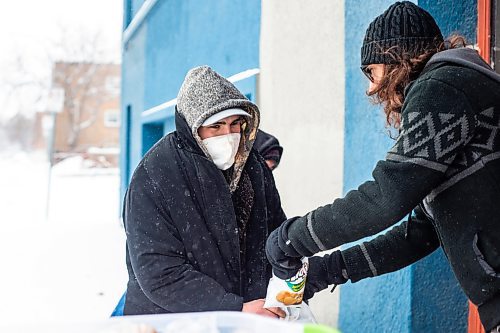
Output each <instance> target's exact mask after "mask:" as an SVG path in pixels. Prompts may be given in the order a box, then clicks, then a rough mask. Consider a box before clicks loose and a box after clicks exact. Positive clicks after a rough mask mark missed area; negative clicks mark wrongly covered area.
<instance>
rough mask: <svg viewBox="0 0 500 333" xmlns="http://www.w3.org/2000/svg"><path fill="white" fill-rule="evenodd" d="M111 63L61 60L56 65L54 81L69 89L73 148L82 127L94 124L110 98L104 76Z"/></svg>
mask: <svg viewBox="0 0 500 333" xmlns="http://www.w3.org/2000/svg"><path fill="white" fill-rule="evenodd" d="M110 74H111V73H110V67H109V66H106V65H102V64H96V63H89V62H85V63H83V62H76V63H72V62H57V63H55V64H54V69H53V85H54V86H56V87H58V88H62V89H63V90H64V92H65V99H64V111H65V114H66V115H67V117H64V118H62V119H61V120H63V121H65V122H66V130H67V136H66V141H67V144H68V146H69V148H70V150H72V151H73V150H74V149H75V148H76V146H77V144H78V138H79V136H80V133H81V132H82V130H84V129H86V128H88V127H89V126H91V125H92V124H93V123H94V122H95V121H96V120H97V116H98V113H99V112H98V111H99V109H100V108H101V105H102V104H103V103H106V102H108V101H109V99H110V95H109V94H105V93H103V90H104V89H106V86H105V82H106V80H103V78H106V77H108V76H109V75H110Z"/></svg>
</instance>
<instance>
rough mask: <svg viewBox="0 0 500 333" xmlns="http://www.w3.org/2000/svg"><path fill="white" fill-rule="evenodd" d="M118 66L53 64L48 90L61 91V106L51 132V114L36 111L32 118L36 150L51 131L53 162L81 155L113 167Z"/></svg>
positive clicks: (117, 119)
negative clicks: (62, 99)
mask: <svg viewBox="0 0 500 333" xmlns="http://www.w3.org/2000/svg"><path fill="white" fill-rule="evenodd" d="M120 71H121V68H120V66H119V65H115V64H96V63H82V62H56V63H55V64H54V66H53V69H52V87H53V89H61V90H62V91H63V92H64V104H63V109H62V110H61V112H59V113H57V115H56V118H55V122H54V125H53V126H54V128H53V129H51V126H52V124H51V121H52V120H51V117H52V113H51V112H49V111H44V112H40V113H38V114H37V115H36V119H35V138H34V140H35V142H34V146H35V148H37V149H42V148H43V149H45V148H47V145H48V144H50V143H49V142H48V141H50V140H48V137H49V135H52V133H47V130H48V131H49V132H51V131H52V130H53V135H54V143H53V145H54V146H53V148H52V149H53V159H54V161H55V162H57V161H59V160H62V159H64V158H66V157H69V156H73V155H84V156H85V157H86V158H90V159H94V160H95V161H96V162H98V163H101V164H103V165H104V166H106V165H107V166H117V165H118V154H119V145H120V141H119V134H120V131H119V128H120Z"/></svg>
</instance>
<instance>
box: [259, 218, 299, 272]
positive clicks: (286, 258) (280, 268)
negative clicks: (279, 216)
mask: <svg viewBox="0 0 500 333" xmlns="http://www.w3.org/2000/svg"><path fill="white" fill-rule="evenodd" d="M292 222H293V219H290V220H287V221H285V222H283V224H282V225H281V226H280V227H278V228H277V229H276V230H274V231H273V232H271V234H270V235H269V237H268V238H267V242H266V255H267V259H268V260H269V262H270V263H271V266H272V267H273V273H274V275H276V276H277V277H279V278H280V279H283V280H285V279H289V278H291V277H293V276H294V275H295V274H297V272H298V271H299V269H300V268H302V261H301V260H300V259H301V255H300V254H298V253H297V251H295V249H294V248H293V246H292V244H290V241H289V240H288V236H287V232H286V231H287V229H288V225H290V223H292ZM287 243H288V244H287Z"/></svg>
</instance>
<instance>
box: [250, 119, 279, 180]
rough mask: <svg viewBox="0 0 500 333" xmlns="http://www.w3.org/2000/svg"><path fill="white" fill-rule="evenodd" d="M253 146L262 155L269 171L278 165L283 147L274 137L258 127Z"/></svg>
mask: <svg viewBox="0 0 500 333" xmlns="http://www.w3.org/2000/svg"><path fill="white" fill-rule="evenodd" d="M253 147H254V148H255V149H256V150H257V151H258V152H259V154H260V155H262V157H264V160H265V161H266V164H267V166H268V167H269V169H271V171H273V170H274V169H276V168H277V167H278V165H279V164H280V161H281V156H282V155H283V147H282V146H280V143H279V141H278V139H276V137H274V136H272V135H271V134H269V133H267V132H264V131H262V130H260V129H259V130H258V131H257V137H256V138H255V142H254V143H253Z"/></svg>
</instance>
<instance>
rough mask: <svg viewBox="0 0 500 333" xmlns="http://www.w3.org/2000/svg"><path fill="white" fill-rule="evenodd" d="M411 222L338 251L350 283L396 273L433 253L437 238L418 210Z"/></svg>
mask: <svg viewBox="0 0 500 333" xmlns="http://www.w3.org/2000/svg"><path fill="white" fill-rule="evenodd" d="M414 212H415V215H414V216H413V217H412V219H411V220H408V221H405V222H403V223H401V224H400V225H397V226H395V227H393V228H392V229H391V230H389V231H388V232H386V233H385V234H383V235H380V236H377V237H375V238H374V239H372V240H371V241H369V242H363V243H362V244H359V245H356V246H353V247H351V248H349V249H346V250H343V251H342V257H343V258H344V263H345V265H346V270H347V276H348V277H349V279H350V280H351V281H352V282H356V281H359V280H361V279H364V278H367V277H375V276H378V275H382V274H386V273H390V272H394V271H397V270H399V269H401V268H404V267H406V266H409V265H411V264H413V263H415V262H417V261H418V260H420V259H422V258H424V257H425V256H427V255H429V254H430V253H432V252H434V251H435V250H436V249H437V248H438V247H439V238H438V236H437V233H436V230H435V229H434V226H433V225H432V223H431V222H430V221H429V220H428V219H427V217H426V216H425V214H424V213H423V211H422V210H421V209H420V207H417V208H415V211H414Z"/></svg>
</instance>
